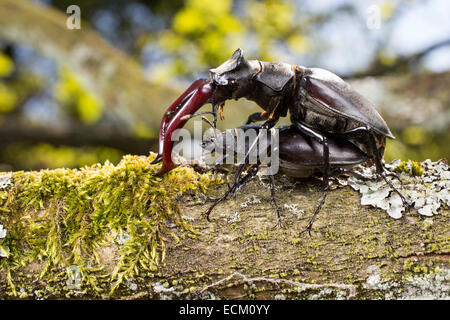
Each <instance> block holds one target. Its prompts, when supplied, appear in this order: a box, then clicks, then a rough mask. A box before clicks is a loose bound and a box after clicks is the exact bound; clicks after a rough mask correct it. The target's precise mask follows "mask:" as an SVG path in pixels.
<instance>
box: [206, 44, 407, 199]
mask: <svg viewBox="0 0 450 320" xmlns="http://www.w3.org/2000/svg"><path fill="white" fill-rule="evenodd" d="M210 78H211V81H212V82H213V84H214V86H215V95H214V99H213V104H214V103H218V104H223V103H224V101H225V100H227V99H231V98H232V99H236V100H237V99H240V98H246V99H249V100H252V101H254V102H256V103H257V104H258V105H259V106H260V107H262V108H263V109H264V112H261V113H259V112H258V113H254V114H252V115H250V116H249V117H248V120H247V122H246V124H245V125H244V126H243V127H245V128H252V127H253V128H267V129H268V128H272V127H273V126H274V125H275V124H276V123H277V122H278V120H279V118H280V117H284V116H287V113H288V112H289V113H290V118H291V122H292V124H293V125H295V126H296V127H297V129H298V130H299V131H301V132H303V133H304V134H306V135H307V136H309V137H311V138H313V139H315V140H316V141H318V142H320V144H321V145H322V147H323V165H324V172H325V179H324V182H325V183H326V184H327V183H328V180H327V173H328V172H329V170H330V163H329V156H330V151H329V142H328V138H327V135H328V134H332V135H333V136H336V137H341V138H343V139H348V140H349V141H352V142H353V143H355V144H356V145H357V146H358V147H359V148H360V149H361V150H363V151H364V152H365V153H366V154H367V155H368V156H369V157H370V158H372V159H373V161H374V163H375V165H376V168H377V173H378V175H379V176H380V177H382V178H383V179H384V180H385V181H386V182H387V183H388V184H389V185H390V186H391V188H392V189H393V190H395V192H397V193H398V194H399V195H400V197H401V199H402V201H403V204H404V205H405V207H408V204H407V202H406V199H405V198H404V196H403V195H402V194H401V193H400V192H399V191H398V190H397V189H396V188H395V187H394V186H393V185H392V183H391V181H389V180H388V179H387V178H386V174H385V171H384V167H383V164H382V159H383V156H384V151H385V143H386V137H388V138H391V139H394V136H393V135H392V133H391V131H390V130H389V127H388V126H387V124H386V122H385V121H384V120H383V118H382V117H381V116H380V115H379V114H378V112H377V111H376V110H375V108H374V107H373V105H372V104H371V103H370V102H369V101H368V100H367V99H365V98H364V97H363V96H362V95H361V94H359V93H358V92H356V91H355V90H354V89H353V88H352V87H351V86H350V85H349V84H348V83H346V82H345V81H344V80H342V79H341V78H340V77H338V76H337V75H335V74H334V73H332V72H330V71H327V70H324V69H320V68H306V67H302V66H296V65H290V64H286V63H278V62H261V61H258V60H246V59H245V58H244V55H243V53H242V50H241V49H238V50H236V51H235V52H234V54H233V56H232V57H231V59H229V60H227V61H226V62H224V63H223V64H222V65H220V66H219V67H218V68H215V69H211V70H210ZM257 121H265V122H264V123H263V124H260V125H256V124H251V123H252V122H257Z"/></svg>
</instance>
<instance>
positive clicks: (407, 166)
mask: <svg viewBox="0 0 450 320" xmlns="http://www.w3.org/2000/svg"><path fill="white" fill-rule="evenodd" d="M394 172H396V173H402V172H403V173H406V174H409V175H411V176H413V177H415V176H422V175H423V168H422V163H420V162H418V161H412V160H408V161H402V162H400V163H399V164H398V165H397V166H396V167H395V168H394Z"/></svg>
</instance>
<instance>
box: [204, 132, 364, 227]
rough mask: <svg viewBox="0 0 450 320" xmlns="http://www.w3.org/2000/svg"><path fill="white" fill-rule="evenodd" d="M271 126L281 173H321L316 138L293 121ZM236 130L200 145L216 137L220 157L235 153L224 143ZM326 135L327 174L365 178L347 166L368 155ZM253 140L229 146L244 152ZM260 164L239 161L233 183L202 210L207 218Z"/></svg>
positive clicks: (305, 175)
mask: <svg viewBox="0 0 450 320" xmlns="http://www.w3.org/2000/svg"><path fill="white" fill-rule="evenodd" d="M244 130H246V129H244ZM247 130H248V129H247ZM272 130H275V134H276V135H277V136H278V143H279V144H278V152H279V164H280V171H281V172H282V173H284V174H286V175H287V176H290V177H294V178H308V177H312V176H315V175H318V174H321V175H324V172H323V148H322V146H321V144H320V142H319V141H317V140H315V139H313V138H312V137H310V136H309V135H307V134H305V133H304V132H302V131H300V130H299V129H298V128H297V127H296V126H294V125H290V126H283V127H280V128H277V129H275V128H274V129H272ZM239 132H240V131H238V130H227V131H226V132H224V133H222V136H221V137H219V138H220V139H215V138H214V137H212V138H211V139H210V140H206V141H203V147H204V148H208V149H209V148H210V146H209V145H210V144H216V141H219V143H220V142H223V144H222V145H221V146H219V148H218V150H219V151H221V153H223V150H225V151H226V152H225V156H224V157H223V159H224V158H226V157H230V156H236V155H235V154H230V152H228V151H229V150H230V148H227V147H228V145H229V144H230V143H229V141H233V142H234V144H237V143H238V134H239ZM266 137H267V143H266V144H265V146H266V148H267V150H270V149H269V146H270V144H271V139H269V137H268V136H267V135H266ZM326 137H327V140H328V149H329V165H330V172H329V174H330V175H332V176H334V175H339V174H342V173H347V174H351V175H354V176H356V177H358V179H361V180H367V179H368V178H366V177H364V176H362V175H360V174H359V173H357V172H354V171H352V170H350V169H351V168H352V167H354V166H356V165H357V164H360V163H363V162H366V161H367V160H368V159H369V157H368V156H367V154H366V153H364V152H363V151H362V150H361V149H359V148H358V147H357V146H355V145H354V144H353V143H351V142H349V141H348V140H346V139H340V138H338V137H335V136H332V135H328V134H327V135H326ZM225 141H226V144H225ZM252 142H253V141H251V140H250V139H249V140H245V144H246V145H245V147H244V148H237V147H232V148H231V150H232V152H233V153H236V152H239V151H236V150H240V152H244V153H245V152H246V151H248V148H249V147H250V145H251V144H252ZM223 159H221V160H223ZM260 165H261V164H260V163H256V164H249V163H247V162H244V163H241V164H240V166H239V168H238V170H237V173H236V179H235V182H234V184H233V185H232V186H231V187H230V188H229V189H228V190H227V191H226V192H225V193H224V194H223V195H222V196H221V197H219V198H217V199H215V200H216V201H215V202H214V204H213V205H212V206H211V207H210V208H209V209H208V210H207V211H206V212H205V215H206V218H207V219H208V221H209V215H210V213H211V211H212V210H213V208H214V207H215V206H216V205H218V204H219V203H220V202H222V201H223V200H225V199H226V198H227V196H230V197H233V196H235V195H236V193H237V192H238V191H239V190H240V189H241V188H242V187H243V186H244V185H245V184H246V183H248V182H249V181H250V180H251V179H252V178H253V177H254V176H255V175H256V174H257V173H258V171H259V169H260ZM244 169H247V173H246V174H245V175H244V176H243V177H241V173H242V172H243V171H244ZM269 182H270V191H271V198H272V202H273V205H274V208H275V211H276V214H277V223H276V226H278V225H280V222H281V218H280V213H279V209H278V205H277V202H276V200H275V189H274V182H273V176H272V175H269ZM325 196H326V193H324V194H323V197H322V201H321V202H320V204H319V206H318V207H317V208H316V210H315V211H314V214H313V216H312V218H311V220H310V222H309V223H308V225H307V227H306V228H305V231H306V230H308V231H310V229H311V227H312V224H313V222H314V219H315V218H316V216H317V214H318V213H319V211H320V209H321V208H322V206H323V204H324V202H325Z"/></svg>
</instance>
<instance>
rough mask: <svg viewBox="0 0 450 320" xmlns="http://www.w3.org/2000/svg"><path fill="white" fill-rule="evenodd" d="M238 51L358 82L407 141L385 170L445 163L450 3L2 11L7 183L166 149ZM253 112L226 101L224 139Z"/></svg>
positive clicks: (109, 4)
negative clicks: (74, 25) (19, 176)
mask: <svg viewBox="0 0 450 320" xmlns="http://www.w3.org/2000/svg"><path fill="white" fill-rule="evenodd" d="M73 4H76V5H78V6H79V7H80V8H81V18H82V23H81V30H69V29H67V27H66V19H67V17H68V16H69V15H68V14H67V13H66V9H67V7H68V6H70V5H73ZM238 47H241V48H243V50H244V53H245V55H246V56H247V57H249V58H252V59H259V60H265V61H283V62H287V63H292V64H301V65H305V66H317V67H322V68H326V69H329V70H331V71H333V72H335V73H337V74H339V75H340V76H342V77H344V78H345V79H346V80H348V81H349V82H351V84H352V85H353V86H354V87H355V88H356V89H357V90H358V91H360V92H361V93H363V94H364V95H365V96H367V97H368V98H369V100H372V101H373V102H374V103H375V104H376V106H377V108H378V110H379V111H380V113H381V114H382V115H383V117H384V118H385V119H386V121H387V122H388V124H389V126H390V127H391V129H392V130H393V132H394V134H395V135H396V137H397V139H396V140H393V141H389V142H388V147H387V151H386V159H387V160H389V161H390V160H392V159H394V158H402V159H407V158H411V159H414V160H419V161H420V160H424V159H426V158H431V159H433V160H436V159H439V158H443V157H446V158H448V156H449V154H450V144H449V139H450V133H449V128H450V94H449V91H448V88H449V84H450V75H449V74H450V3H449V2H448V1H445V0H436V1H431V0H392V1H383V0H364V1H347V0H334V1H312V0H310V1H307V0H305V1H302V0H279V1H275V0H247V1H244V0H174V1H167V0H151V1H150V0H141V1H139V0H133V1H118V0H109V1H106V0H89V1H87V0H85V1H73V0H67V1H66V0H61V1H52V0H45V1H44V0H40V1H25V0H18V1H16V0H0V171H3V170H20V169H39V168H55V167H79V166H83V165H90V164H92V163H95V162H104V161H106V160H110V161H111V162H113V163H114V162H117V161H118V160H119V159H120V158H121V156H122V155H123V154H125V153H133V154H148V152H149V151H150V150H152V151H156V149H157V144H156V139H157V132H158V130H159V122H160V119H161V117H162V114H163V112H164V110H165V109H166V108H167V107H168V105H169V104H170V103H171V102H172V101H173V100H174V99H175V98H176V97H177V95H179V94H180V93H181V92H182V91H183V90H184V89H185V88H186V87H187V86H188V85H189V84H190V82H192V81H193V80H195V79H197V78H199V77H204V76H207V72H208V69H210V68H212V67H215V66H217V65H219V64H220V63H222V62H223V61H225V60H226V59H228V58H229V57H230V56H231V54H232V53H233V51H234V50H235V49H236V48H238ZM206 108H207V107H206ZM228 110H230V111H228ZM232 110H239V112H232ZM255 110H258V107H257V106H255V105H254V104H253V103H250V102H247V101H239V102H230V103H227V106H226V108H225V117H226V121H225V122H223V123H220V127H221V128H222V129H223V128H232V127H236V126H238V125H239V124H241V123H242V122H243V121H244V120H245V119H246V117H247V115H248V114H250V113H251V112H253V111H255Z"/></svg>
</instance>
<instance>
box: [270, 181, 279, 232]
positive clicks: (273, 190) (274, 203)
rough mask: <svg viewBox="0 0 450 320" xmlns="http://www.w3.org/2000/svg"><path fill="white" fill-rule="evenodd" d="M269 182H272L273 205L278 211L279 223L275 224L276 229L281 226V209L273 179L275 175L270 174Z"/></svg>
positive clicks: (271, 195)
mask: <svg viewBox="0 0 450 320" xmlns="http://www.w3.org/2000/svg"><path fill="white" fill-rule="evenodd" d="M269 183H270V197H271V198H272V202H273V206H274V207H275V212H276V213H277V223H276V224H275V226H274V229H275V228H276V227H280V226H281V215H280V210H279V209H278V205H277V200H276V199H275V186H274V181H273V175H269Z"/></svg>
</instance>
